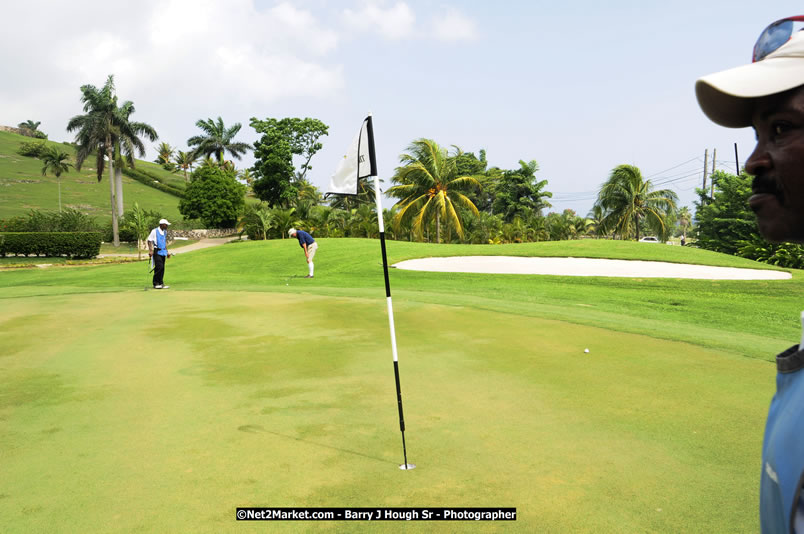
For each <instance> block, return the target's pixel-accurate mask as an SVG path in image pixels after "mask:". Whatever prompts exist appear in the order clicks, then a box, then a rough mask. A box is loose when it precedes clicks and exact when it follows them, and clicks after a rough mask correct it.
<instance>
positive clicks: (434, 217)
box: [20, 76, 778, 256]
mask: <svg viewBox="0 0 804 534" xmlns="http://www.w3.org/2000/svg"><path fill="white" fill-rule="evenodd" d="M80 91H81V102H82V104H83V111H84V113H83V114H81V115H76V116H75V117H73V118H72V119H70V121H69V123H68V126H67V129H68V131H74V132H76V136H75V143H74V145H75V147H76V163H75V167H76V168H77V169H80V168H81V166H82V165H83V164H84V162H85V161H86V160H87V159H88V158H90V157H92V158H94V161H95V163H96V165H95V167H96V170H97V176H98V180H99V181H100V180H102V178H103V175H104V172H105V171H106V170H107V169H108V171H109V173H108V174H109V185H110V204H111V211H112V221H113V222H112V225H113V229H112V233H113V235H114V239H113V240H114V242H115V244H117V243H119V225H118V219H119V218H121V217H123V215H124V213H123V189H122V180H121V177H120V175H121V174H122V173H121V170H122V169H123V168H125V167H133V166H134V164H135V160H134V156H139V157H142V156H143V155H144V153H145V146H144V142H143V139H146V140H150V141H155V140H157V139H158V136H157V133H156V131H155V130H154V128H153V127H151V126H150V125H148V124H145V123H142V122H137V121H134V120H132V118H131V117H132V115H133V113H134V112H135V108H134V104H133V103H132V102H131V101H124V102H122V103H119V101H118V97H117V94H116V91H115V87H114V77H113V76H109V77H108V78H107V80H106V83H105V84H104V85H103V86H102V87H100V88H97V87H95V86H93V85H84V86H82V87H81V88H80ZM38 125H39V123H37V122H34V121H27V122H26V123H25V126H26V127H27V129H28V130H30V131H32V132H37V131H38V130H37V128H38ZM20 126H23V125H22V124H21V125H20ZM196 126H197V127H198V128H199V129H200V130H201V133H200V134H199V135H196V136H193V137H191V138H189V139H188V140H187V146H188V149H187V150H186V151H181V150H176V149H175V148H174V147H172V146H171V145H170V144H169V143H166V142H162V143H161V144H160V145H159V146H157V147H156V148H157V154H158V155H157V159H156V162H157V163H159V164H161V165H162V166H163V167H164V168H166V169H167V170H170V171H172V172H177V173H178V172H181V173H182V174H183V175H184V179H185V184H186V190H185V193H184V198H182V199H181V200H180V203H179V210H180V212H181V214H182V215H183V216H184V217H185V219H198V220H200V221H201V222H202V224H204V225H205V226H209V227H219V228H221V227H227V228H231V227H237V228H238V229H239V230H240V231H242V232H245V233H247V234H248V235H249V236H250V237H252V238H254V239H269V238H277V237H284V234H285V231H286V229H287V228H289V227H291V226H300V227H303V228H306V229H308V230H309V231H310V232H311V233H314V235H316V236H318V237H340V236H343V237H349V236H354V237H374V236H376V235H377V232H378V230H377V216H376V213H375V210H376V208H375V202H374V200H375V199H374V195H375V191H374V187H373V183H369V182H368V181H361V182H360V183H359V192H358V195H356V196H338V195H335V196H332V197H330V198H327V199H325V198H324V197H323V195H322V193H321V191H320V190H318V189H317V188H316V187H315V186H314V185H312V184H311V183H310V181H309V180H308V172H309V171H310V170H311V169H312V165H311V162H312V159H313V157H314V156H315V154H316V153H317V152H318V151H319V150H320V149H321V148H322V146H323V144H322V138H323V137H324V136H326V135H328V129H329V127H328V126H327V125H326V124H324V123H323V122H321V121H320V120H318V119H314V118H283V119H277V118H270V117H269V118H265V119H258V118H256V117H252V118H251V119H250V126H251V127H252V128H254V130H255V131H256V132H257V133H259V134H260V136H261V137H260V139H259V140H258V141H257V142H256V143H254V145H253V146H252V145H249V144H247V143H243V142H239V141H237V140H236V139H235V138H236V136H237V134H238V133H239V132H240V130H241V125H240V124H239V123H235V124H233V125H231V126H227V125H226V124H225V123H224V121H223V119H222V118H221V117H217V119H212V118H209V119H199V120H198V121H197V122H196ZM40 135H42V134H40ZM249 150H253V153H254V157H255V162H254V165H253V166H252V167H250V168H248V169H239V170H238V169H237V168H236V167H235V164H234V161H233V160H240V159H241V158H242V156H243V155H244V154H245V153H247V152H248V151H249ZM59 152H60V149H58V148H54V149H48V150H47V151H43V154H41V155H39V157H41V158H42V159H43V162H44V167H43V174H45V173H47V172H50V173H52V174H54V175H56V176H57V178H58V177H60V175H61V174H62V173H63V172H68V171H69V168H70V166H71V165H70V164H69V163H67V162H66V159H67V155H66V154H64V153H59ZM227 157H228V158H230V159H227ZM538 172H539V165H538V163H537V162H536V161H535V160H525V159H523V160H520V161H519V166H518V167H517V168H513V169H502V168H499V167H494V166H489V164H488V161H487V158H486V152H485V150H480V151H479V152H478V154H475V153H472V152H464V151H463V150H461V149H460V148H459V147H457V146H450V147H449V148H446V147H443V146H441V145H439V144H438V143H437V142H436V141H434V140H432V139H426V138H421V139H416V140H414V141H413V142H411V144H410V145H409V146H408V147H407V149H406V150H405V152H404V153H403V154H401V155H400V156H399V166H398V167H397V168H396V169H394V172H393V174H392V175H391V176H390V177H388V178H386V179H385V180H383V184H384V187H383V188H384V190H385V194H386V195H388V196H389V197H391V198H393V199H395V203H394V204H393V206H392V207H391V208H390V209H388V210H386V213H385V214H384V217H385V218H386V219H387V220H388V221H389V224H388V227H387V229H386V230H387V234H388V237H389V238H391V239H402V240H411V241H427V242H434V243H489V244H493V243H517V242H528V241H546V240H562V239H578V238H582V237H596V238H610V239H635V240H638V239H639V238H640V237H641V236H644V235H647V234H652V235H655V236H657V238H658V239H659V240H661V241H666V240H668V239H669V238H670V237H671V236H672V235H682V236H683V237H685V238H686V237H687V233H688V231H689V233H690V236H691V237H692V238H693V241H694V240H695V239H696V238H697V240H698V243H699V245H700V246H702V247H705V248H712V249H713V250H723V251H726V252H729V253H740V252H739V251H740V250H748V249H749V248H751V247H753V249H752V250H755V251H757V250H759V249H760V248H762V247H765V244H761V245H760V243H759V242H757V241H756V235H754V234H751V236H750V238H749V236H748V234H746V235H742V234H741V236H740V237H741V239H740V240H739V241H740V244H739V245H735V244H733V245H728V246H726V245H724V243H726V242H727V241H724V237H723V236H722V235H721V234H716V235H715V236H714V237H711V236H710V233H708V232H709V230H708V229H709V228H710V227H711V226H712V224H715V225H717V224H722V223H721V222H712V221H722V218H718V217H711V216H710V215H709V214H710V213H711V212H712V210H714V209H716V207H717V206H719V205H720V204H721V203H722V202H723V201H722V200H721V197H723V195H724V194H725V193H724V191H721V190H717V191H716V193H715V194H714V195H713V198H711V199H709V200H708V201H706V200H705V199H704V196H703V195H705V192H701V193H700V194H701V195H702V196H701V201H700V202H699V203H697V204H696V217H695V224H693V222H694V221H693V217H692V216H691V214H690V211H689V209H688V208H686V207H679V206H678V197H677V195H676V194H675V193H674V192H673V191H671V190H669V189H656V188H655V187H654V186H653V184H652V183H651V181H650V180H646V179H645V178H644V177H643V176H642V174H641V172H640V170H639V168H637V167H635V166H633V165H619V166H617V167H616V168H614V169H613V170H612V171H611V173H610V175H609V176H608V178H607V179H606V180H605V181H604V182H603V183H602V185H601V187H600V190H599V194H598V198H597V200H596V202H595V203H594V205H593V207H592V209H591V210H590V211H589V212H588V213H587V214H586V215H584V216H582V215H579V214H576V213H575V212H574V211H572V210H564V211H563V212H561V213H552V212H550V213H547V214H545V211H547V210H549V208H551V207H552V205H551V204H550V199H551V198H552V193H551V192H550V191H548V190H547V186H548V180H546V179H541V178H539V177H537V173H538ZM723 176H725V175H723ZM716 179H717V178H716ZM720 180H721V183H722V184H723V185H724V187H726V186H727V185H728V184H730V181H729V180H728V179H726V178H725V177H721V178H720ZM386 186H387V187H386ZM248 197H253V198H255V199H256V201H248V202H246V199H247V198H248ZM741 220H742V221H743V223H741V224H747V225H750V224H751V223H750V221H749V220H748V219H741ZM753 232H754V233H755V229H754V230H753ZM749 233H750V232H749ZM732 241H734V240H732ZM766 248H767V247H766ZM774 253H775V252H772V251H769V250H766V252H765V254H766V255H768V256H771V255H772V254H774ZM757 254H758V252H757ZM777 255H778V254H777Z"/></svg>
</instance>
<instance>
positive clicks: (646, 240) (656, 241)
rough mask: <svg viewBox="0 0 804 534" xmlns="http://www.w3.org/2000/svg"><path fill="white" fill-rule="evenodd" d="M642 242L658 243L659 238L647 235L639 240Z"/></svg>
mask: <svg viewBox="0 0 804 534" xmlns="http://www.w3.org/2000/svg"><path fill="white" fill-rule="evenodd" d="M639 242H640V243H658V242H659V240H658V239H656V238H655V237H654V236H652V235H647V236H645V237H643V238H641V239H640V240H639Z"/></svg>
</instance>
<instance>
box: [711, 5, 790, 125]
mask: <svg viewBox="0 0 804 534" xmlns="http://www.w3.org/2000/svg"><path fill="white" fill-rule="evenodd" d="M797 23H798V24H797ZM803 26H804V17H790V18H789V19H782V20H778V21H776V22H774V23H773V24H771V25H770V26H768V27H767V28H765V30H764V31H763V32H762V34H761V35H760V36H759V39H758V40H757V43H756V45H754V57H753V59H754V62H753V63H750V64H748V65H743V66H741V67H735V68H733V69H728V70H724V71H720V72H716V73H714V74H710V75H708V76H704V77H703V78H699V79H698V80H697V81H696V82H695V96H696V97H697V98H698V105H700V106H701V109H702V110H703V112H704V113H705V114H706V116H707V117H709V118H710V119H711V120H712V121H713V122H715V123H717V124H720V125H721V126H726V127H729V128H743V127H746V126H751V115H752V113H753V111H754V101H755V100H756V99H757V98H761V97H764V96H768V95H773V94H776V93H783V92H785V91H788V90H790V89H794V88H796V87H798V86H800V85H804V32H801V31H798V30H799V29H801V27H803Z"/></svg>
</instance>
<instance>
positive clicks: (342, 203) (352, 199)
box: [329, 180, 382, 211]
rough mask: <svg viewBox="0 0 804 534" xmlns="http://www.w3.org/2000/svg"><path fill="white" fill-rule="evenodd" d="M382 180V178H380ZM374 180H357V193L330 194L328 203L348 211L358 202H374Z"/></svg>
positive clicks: (357, 204) (355, 206)
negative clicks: (330, 198) (330, 197)
mask: <svg viewBox="0 0 804 534" xmlns="http://www.w3.org/2000/svg"><path fill="white" fill-rule="evenodd" d="M380 182H382V180H380ZM375 202H376V200H375V196H374V180H358V181H357V195H335V194H334V195H332V200H330V202H329V205H330V206H332V207H333V208H336V209H340V210H346V211H350V210H351V209H353V208H357V207H358V206H359V205H360V204H366V203H368V204H374V203H375Z"/></svg>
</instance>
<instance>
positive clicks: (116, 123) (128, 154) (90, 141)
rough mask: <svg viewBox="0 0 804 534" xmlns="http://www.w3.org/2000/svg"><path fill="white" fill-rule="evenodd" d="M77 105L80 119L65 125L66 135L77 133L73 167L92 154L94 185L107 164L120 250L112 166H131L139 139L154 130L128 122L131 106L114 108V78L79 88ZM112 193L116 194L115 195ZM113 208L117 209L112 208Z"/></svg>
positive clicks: (141, 149)
mask: <svg viewBox="0 0 804 534" xmlns="http://www.w3.org/2000/svg"><path fill="white" fill-rule="evenodd" d="M81 95H82V96H81V102H83V104H84V113H85V114H84V115H76V116H75V117H73V118H72V119H70V121H69V122H68V123H67V131H68V132H72V131H77V133H76V135H75V142H76V145H77V152H76V162H75V166H76V168H77V169H78V170H81V166H82V165H83V164H84V161H85V160H86V159H87V158H88V157H89V156H90V155H92V154H93V153H94V154H95V158H96V165H95V166H96V169H97V176H98V181H99V182H100V181H101V179H102V177H103V172H104V170H105V169H106V161H108V162H109V196H110V201H111V207H112V233H113V235H114V245H115V246H120V235H119V229H118V216H119V214H120V213H122V204H123V191H122V189H123V188H122V177H120V176H118V179H117V187H116V188H115V173H114V162H115V160H117V161H118V164H119V163H120V162H121V161H126V162H127V163H128V164H129V165H131V166H132V167H133V166H134V153H135V152H136V153H138V154H139V155H140V156H144V155H145V145H143V143H142V141H141V140H140V138H139V136H140V135H145V136H146V137H148V138H149V139H151V141H155V140H156V138H157V135H156V131H154V129H153V128H152V127H151V126H149V125H147V124H145V123H140V122H130V121H129V117H130V116H131V114H132V113H134V104H133V103H132V102H130V101H126V102H124V103H123V105H122V106H120V107H119V108H118V107H117V95H116V94H115V89H114V76H113V75H109V77H108V78H107V79H106V83H105V84H104V85H103V87H102V88H100V89H98V88H97V87H95V86H94V85H83V86H81ZM115 189H116V191H115ZM116 204H117V205H116Z"/></svg>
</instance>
